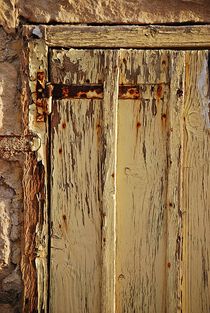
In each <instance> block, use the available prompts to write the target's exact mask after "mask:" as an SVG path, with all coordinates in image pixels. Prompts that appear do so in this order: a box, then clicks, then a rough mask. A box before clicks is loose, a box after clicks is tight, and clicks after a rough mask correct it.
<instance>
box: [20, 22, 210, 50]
mask: <svg viewBox="0 0 210 313" xmlns="http://www.w3.org/2000/svg"><path fill="white" fill-rule="evenodd" d="M33 29H34V26H29V27H26V30H27V31H26V32H28V33H30V31H33ZM40 29H41V31H42V32H43V36H44V37H45V40H46V43H47V44H48V45H49V46H55V47H66V48H74V47H76V48H78V47H82V48H87V47H90V48H100V47H101V48H103V47H108V48H153V49H155V48H160V49H163V48H182V49H186V48H190V49H191V48H195V47H197V48H198V47H199V48H202V47H204V48H205V47H210V36H209V34H210V26H209V25H203V26H179V27H177V26H100V27H97V26H69V25H64V26H42V27H40Z"/></svg>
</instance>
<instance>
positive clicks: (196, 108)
mask: <svg viewBox="0 0 210 313" xmlns="http://www.w3.org/2000/svg"><path fill="white" fill-rule="evenodd" d="M185 67H186V74H185V103H184V112H183V125H184V138H183V140H184V145H183V149H184V154H183V185H182V189H183V191H182V192H183V209H184V223H185V228H184V254H183V260H184V295H183V296H184V305H183V311H184V312H187V313H197V312H200V313H204V312H205V313H206V312H209V311H210V297H209V288H210V286H209V279H210V276H209V275H210V264H209V262H210V261H209V257H210V255H209V254H210V193H209V186H210V170H209V164H210V162H209V160H210V140H209V139H210V137H209V134H210V133H209V130H210V124H209V68H208V51H205V50H203V51H187V52H185Z"/></svg>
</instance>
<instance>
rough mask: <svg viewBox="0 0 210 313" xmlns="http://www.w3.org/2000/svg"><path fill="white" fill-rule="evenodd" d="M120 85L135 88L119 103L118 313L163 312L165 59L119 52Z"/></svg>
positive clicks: (148, 53)
mask: <svg viewBox="0 0 210 313" xmlns="http://www.w3.org/2000/svg"><path fill="white" fill-rule="evenodd" d="M120 61H121V71H120V83H128V82H130V80H132V82H133V83H137V84H139V83H140V84H141V85H140V99H139V100H132V99H131V100H119V105H118V142H117V225H116V235H117V246H116V279H117V281H116V304H117V312H126V313H128V312H154V313H155V312H164V310H165V295H166V288H165V284H166V268H165V262H166V226H167V225H166V222H167V209H166V195H167V167H168V164H167V143H168V122H167V115H168V107H169V105H170V104H169V84H168V76H169V67H168V63H169V53H168V52H167V51H166V52H164V51H161V52H159V51H138V50H133V51H130V50H129V51H122V52H121V54H120Z"/></svg>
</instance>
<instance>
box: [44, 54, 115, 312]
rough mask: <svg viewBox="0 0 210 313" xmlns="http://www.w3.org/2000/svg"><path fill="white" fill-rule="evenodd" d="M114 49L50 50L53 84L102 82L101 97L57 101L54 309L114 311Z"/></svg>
mask: <svg viewBox="0 0 210 313" xmlns="http://www.w3.org/2000/svg"><path fill="white" fill-rule="evenodd" d="M116 54H117V52H116V51H113V52H109V51H106V52H104V51H100V50H97V51H95V50H92V51H85V50H84V51H82V50H73V49H72V50H70V51H68V52H62V51H53V54H52V66H51V73H52V74H51V75H52V79H53V81H54V82H57V81H59V80H60V79H62V81H63V82H65V83H67V82H68V83H69V82H70V83H74V84H82V83H84V82H85V81H87V80H89V82H90V83H97V81H98V80H99V79H100V80H101V81H103V82H105V84H104V101H102V100H85V99H82V100H80V99H76V100H71V101H67V100H63V101H56V102H55V103H54V110H53V116H52V128H53V132H52V136H53V137H52V143H53V145H52V182H51V188H52V200H51V208H52V212H51V223H52V237H51V297H50V299H51V300H50V303H51V312H61V313H62V312H75V313H76V312H78V313H81V312H113V306H114V280H113V279H112V277H113V275H114V245H115V244H114V242H115V241H114V220H115V217H114V214H115V201H114V193H115V191H114V177H113V175H114V174H113V173H114V166H115V160H114V156H115V153H114V143H115V133H114V129H113V127H114V125H115V110H116V105H115V101H116V100H115V99H114V94H115V93H117V91H118V88H117V87H118V84H117V75H116V70H118V66H117V64H116V62H117V57H116ZM56 62H59V65H57V67H56ZM63 62H64V63H63ZM63 64H64V65H63ZM60 68H61V69H62V70H61V71H60ZM64 69H65V70H64ZM116 99H117V96H116ZM67 164H68V166H67ZM61 294H62V297H61Z"/></svg>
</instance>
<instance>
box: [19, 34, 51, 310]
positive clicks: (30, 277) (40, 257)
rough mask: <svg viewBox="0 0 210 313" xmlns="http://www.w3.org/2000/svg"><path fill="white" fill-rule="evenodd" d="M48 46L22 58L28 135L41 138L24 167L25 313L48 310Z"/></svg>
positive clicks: (31, 46)
mask: <svg viewBox="0 0 210 313" xmlns="http://www.w3.org/2000/svg"><path fill="white" fill-rule="evenodd" d="M47 56H48V47H47V45H46V44H45V42H44V41H43V40H39V39H36V40H33V41H31V42H29V43H27V44H26V46H25V47H24V49H23V53H22V56H21V63H22V64H21V65H22V70H21V73H22V80H21V81H22V87H21V92H22V94H21V103H22V107H23V112H24V114H23V122H24V129H25V134H33V135H34V137H35V135H36V136H37V142H36V143H35V144H34V145H33V150H36V152H33V153H29V154H28V155H27V156H26V160H25V165H24V182H23V187H24V213H23V214H24V218H23V220H24V225H23V234H24V235H23V239H22V242H23V247H24V248H23V253H22V261H21V271H22V278H23V282H24V292H23V308H22V311H23V312H24V313H25V312H33V311H35V312H36V311H37V312H39V313H40V312H47V310H48V307H47V306H48V303H47V301H48V258H47V254H48V194H47V189H48V177H47V168H48V162H47V154H48V130H47V124H46V123H44V122H41V123H37V120H36V118H37V110H36V82H37V72H38V71H39V70H42V71H43V72H44V73H45V77H46V79H48V76H47V75H48V73H47V72H48V57H47Z"/></svg>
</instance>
